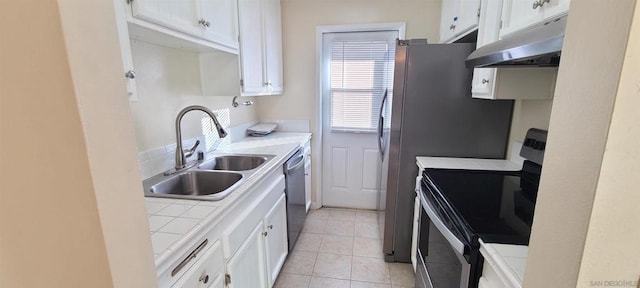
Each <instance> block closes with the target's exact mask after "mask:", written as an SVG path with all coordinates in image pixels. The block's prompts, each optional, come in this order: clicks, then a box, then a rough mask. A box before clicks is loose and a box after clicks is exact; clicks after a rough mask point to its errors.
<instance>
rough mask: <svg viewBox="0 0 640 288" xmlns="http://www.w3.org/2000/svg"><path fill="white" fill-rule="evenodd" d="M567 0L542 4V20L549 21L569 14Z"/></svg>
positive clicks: (552, 0)
mask: <svg viewBox="0 0 640 288" xmlns="http://www.w3.org/2000/svg"><path fill="white" fill-rule="evenodd" d="M569 2H570V1H569V0H550V1H549V3H545V4H544V19H551V18H554V17H558V16H560V15H563V14H567V13H568V12H569Z"/></svg>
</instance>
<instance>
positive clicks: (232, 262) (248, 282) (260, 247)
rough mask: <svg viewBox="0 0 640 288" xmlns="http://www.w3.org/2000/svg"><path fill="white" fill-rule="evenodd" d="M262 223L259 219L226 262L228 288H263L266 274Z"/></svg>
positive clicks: (265, 283)
mask: <svg viewBox="0 0 640 288" xmlns="http://www.w3.org/2000/svg"><path fill="white" fill-rule="evenodd" d="M263 225H264V223H263V222H262V221H260V223H258V225H256V227H255V228H254V229H253V232H251V234H250V235H249V237H248V238H247V240H246V241H245V242H244V243H242V246H240V248H238V251H236V254H234V255H233V257H231V259H229V261H228V262H227V274H229V276H230V280H231V282H230V283H229V286H228V287H229V288H264V287H268V285H267V279H266V278H267V277H266V276H267V275H266V268H265V265H264V263H265V261H264V237H265V236H264V234H263V232H264V226H263Z"/></svg>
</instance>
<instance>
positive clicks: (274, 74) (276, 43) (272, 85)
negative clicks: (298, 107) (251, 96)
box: [264, 0, 284, 94]
mask: <svg viewBox="0 0 640 288" xmlns="http://www.w3.org/2000/svg"><path fill="white" fill-rule="evenodd" d="M264 4H265V6H264V12H265V13H264V15H265V17H264V36H265V37H264V46H265V47H264V49H265V56H266V57H265V66H266V67H265V79H266V80H267V81H266V82H267V86H268V87H267V90H268V93H270V94H282V92H284V87H283V85H282V16H281V12H280V11H281V8H280V0H264Z"/></svg>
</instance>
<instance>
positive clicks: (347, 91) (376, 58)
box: [321, 31, 398, 209]
mask: <svg viewBox="0 0 640 288" xmlns="http://www.w3.org/2000/svg"><path fill="white" fill-rule="evenodd" d="M396 38H398V31H376V32H347V33H325V34H323V48H322V55H323V64H322V68H321V69H322V71H321V73H322V75H325V77H324V78H323V83H322V87H323V88H322V91H323V92H322V102H323V105H322V106H323V107H322V111H323V115H322V119H323V122H322V127H323V128H322V131H323V132H322V133H323V137H322V155H323V156H322V157H323V161H322V181H323V182H322V186H323V189H322V190H323V191H322V205H324V206H332V207H348V208H361V209H376V208H377V191H378V186H379V181H378V179H377V178H378V176H377V174H378V166H379V165H378V163H379V162H380V161H381V160H380V149H379V148H378V138H377V132H378V118H379V114H380V107H381V105H382V98H383V94H384V92H385V89H388V90H389V93H391V91H392V81H393V68H394V57H395V39H396Z"/></svg>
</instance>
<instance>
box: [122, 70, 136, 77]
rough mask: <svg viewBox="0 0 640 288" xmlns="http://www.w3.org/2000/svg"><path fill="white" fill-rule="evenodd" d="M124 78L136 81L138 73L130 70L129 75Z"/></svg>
mask: <svg viewBox="0 0 640 288" xmlns="http://www.w3.org/2000/svg"><path fill="white" fill-rule="evenodd" d="M124 77H127V78H129V79H136V71H133V70H129V71H127V73H124Z"/></svg>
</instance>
